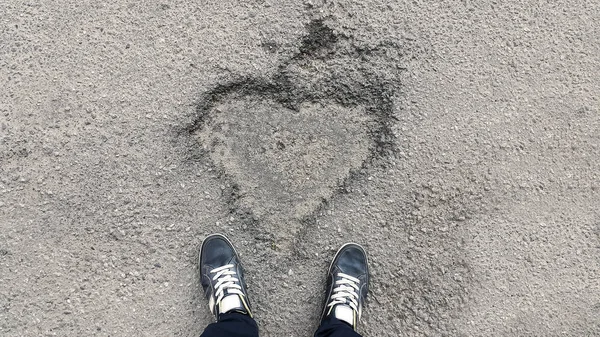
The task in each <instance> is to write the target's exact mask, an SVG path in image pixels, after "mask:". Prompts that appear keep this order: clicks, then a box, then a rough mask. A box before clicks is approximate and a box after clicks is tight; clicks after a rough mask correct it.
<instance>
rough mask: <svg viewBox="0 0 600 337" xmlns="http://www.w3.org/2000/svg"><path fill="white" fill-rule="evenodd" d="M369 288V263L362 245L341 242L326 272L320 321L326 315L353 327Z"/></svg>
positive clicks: (358, 317)
mask: <svg viewBox="0 0 600 337" xmlns="http://www.w3.org/2000/svg"><path fill="white" fill-rule="evenodd" d="M368 291H369V266H368V262H367V254H366V252H365V250H364V248H363V247H361V246H360V245H357V244H355V243H347V244H345V245H343V246H342V247H341V248H340V249H339V250H338V252H337V253H336V254H335V257H334V258H333V261H332V262H331V266H330V267H329V272H328V273H327V297H326V298H325V306H324V308H323V315H322V316H321V322H323V321H324V320H325V319H326V318H327V317H329V316H330V315H333V316H335V318H337V319H338V320H340V321H342V322H346V323H348V324H350V325H351V326H352V328H354V330H356V326H357V325H358V320H359V319H360V316H361V313H362V307H363V305H364V303H365V300H366V298H367V292H368Z"/></svg>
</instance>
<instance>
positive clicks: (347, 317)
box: [333, 304, 354, 327]
mask: <svg viewBox="0 0 600 337" xmlns="http://www.w3.org/2000/svg"><path fill="white" fill-rule="evenodd" d="M333 310H334V311H333V314H334V315H335V318H337V319H339V320H340V321H344V322H346V323H348V324H350V325H351V326H352V327H354V310H353V309H352V308H350V307H349V306H347V305H343V304H338V305H336V306H335V308H334V309H333Z"/></svg>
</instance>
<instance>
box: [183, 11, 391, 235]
mask: <svg viewBox="0 0 600 337" xmlns="http://www.w3.org/2000/svg"><path fill="white" fill-rule="evenodd" d="M308 32H309V33H308V35H307V36H306V37H305V39H304V40H303V41H302V43H301V45H300V47H299V52H298V53H297V54H296V55H294V56H293V57H292V58H290V59H289V60H287V61H285V62H283V63H282V64H281V66H280V67H279V69H278V71H277V72H276V73H275V74H274V75H271V76H266V77H261V76H257V77H255V78H240V79H236V80H233V81H230V82H228V83H225V84H221V85H218V86H217V87H215V88H214V89H213V90H211V91H210V92H208V93H206V94H205V96H204V97H203V99H202V100H201V102H200V103H199V105H198V117H197V119H196V120H195V121H194V123H193V124H192V125H191V126H190V127H189V130H188V131H190V133H191V134H192V135H193V136H194V137H195V138H196V139H197V140H198V142H199V144H200V145H201V148H202V150H203V153H204V154H205V155H206V157H208V158H209V159H210V160H211V161H212V163H213V164H214V165H215V166H216V167H217V169H218V170H219V171H220V172H222V173H223V177H224V178H225V179H226V180H227V182H228V185H230V186H231V187H232V188H231V193H230V195H229V197H228V198H229V200H228V201H229V203H230V206H231V208H232V211H233V213H236V214H238V215H247V217H248V218H251V219H252V220H251V222H252V224H259V223H260V224H261V225H262V232H264V234H268V235H270V236H271V237H272V238H274V239H276V240H279V239H281V238H283V239H284V240H285V239H286V238H287V239H289V238H294V237H295V236H296V235H297V234H298V233H299V232H300V230H301V229H302V226H306V223H307V222H310V219H313V218H314V215H316V213H317V211H318V210H319V209H320V207H321V206H322V205H323V204H324V203H327V202H328V201H329V200H331V198H332V197H334V196H335V194H336V193H337V191H339V190H340V189H341V187H343V186H344V184H345V183H346V182H347V181H348V180H349V179H350V178H352V176H353V172H355V171H357V170H358V169H361V168H365V167H367V166H368V164H369V162H370V159H372V158H374V157H377V156H380V155H382V156H385V155H387V154H389V153H391V152H392V150H393V140H392V138H393V137H392V133H391V129H390V125H391V124H392V122H393V117H392V116H393V112H392V110H393V104H392V96H393V86H390V82H389V81H385V80H382V76H380V75H378V74H375V73H374V72H373V71H372V70H373V69H380V68H381V67H380V62H381V60H378V61H377V62H379V64H378V65H379V67H373V66H370V63H369V59H370V58H371V57H373V55H376V54H377V53H376V52H377V50H376V49H372V50H359V49H357V48H356V47H355V46H354V44H353V43H352V41H348V40H342V39H340V38H338V36H336V35H335V34H334V33H333V31H332V30H331V29H329V28H328V27H327V26H325V25H324V24H323V23H322V22H321V21H313V22H311V24H310V25H309V26H308ZM288 241H289V240H288Z"/></svg>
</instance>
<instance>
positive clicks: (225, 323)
mask: <svg viewBox="0 0 600 337" xmlns="http://www.w3.org/2000/svg"><path fill="white" fill-rule="evenodd" d="M219 318H220V319H219V321H218V322H216V323H211V324H209V325H208V326H207V327H206V329H204V332H203V333H202V335H200V337H258V325H256V321H255V320H254V319H252V317H250V316H248V315H244V314H240V313H237V312H232V313H229V314H223V315H221V316H220V317H219Z"/></svg>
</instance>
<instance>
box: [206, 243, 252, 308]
mask: <svg viewBox="0 0 600 337" xmlns="http://www.w3.org/2000/svg"><path fill="white" fill-rule="evenodd" d="M199 261H200V282H201V283H202V288H203V289H204V294H205V295H206V298H207V299H208V305H209V307H210V311H211V312H212V313H213V314H214V315H215V317H216V318H217V320H219V315H221V314H225V313H230V312H239V313H242V314H245V315H249V316H251V317H252V311H251V310H250V302H249V301H248V295H247V292H246V282H244V270H243V269H242V265H241V263H240V259H239V257H238V254H237V253H236V251H235V248H233V245H232V244H231V242H230V241H229V239H227V237H225V236H224V235H221V234H212V235H209V236H208V237H206V239H204V241H203V242H202V247H201V248H200V259H199Z"/></svg>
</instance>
